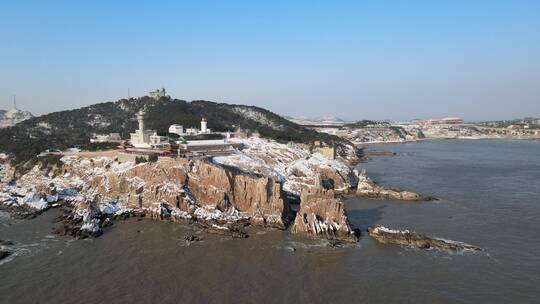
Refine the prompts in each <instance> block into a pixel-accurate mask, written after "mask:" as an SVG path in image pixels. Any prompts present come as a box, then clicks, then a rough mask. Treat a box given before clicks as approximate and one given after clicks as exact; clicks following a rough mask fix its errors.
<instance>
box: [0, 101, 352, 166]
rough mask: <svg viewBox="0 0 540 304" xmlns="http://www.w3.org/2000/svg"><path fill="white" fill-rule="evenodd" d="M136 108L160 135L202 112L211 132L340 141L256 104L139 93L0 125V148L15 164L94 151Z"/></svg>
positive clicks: (126, 128)
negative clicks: (75, 150)
mask: <svg viewBox="0 0 540 304" xmlns="http://www.w3.org/2000/svg"><path fill="white" fill-rule="evenodd" d="M142 108H145V109H146V112H147V128H149V129H155V130H157V131H158V132H160V133H166V132H167V131H168V128H169V125H171V124H173V123H179V124H182V125H183V126H184V128H189V127H199V126H200V121H201V117H202V116H203V115H204V117H206V119H207V120H208V127H209V128H211V129H212V130H214V131H220V132H225V131H234V130H235V129H236V128H237V127H241V128H242V129H250V130H257V131H258V132H259V133H260V135H261V136H262V137H267V138H272V139H275V140H278V141H281V142H288V141H294V142H303V143H311V142H313V141H314V140H321V141H323V142H325V143H328V144H330V143H343V142H344V141H343V140H342V139H340V138H338V137H335V136H331V135H327V134H320V133H318V132H316V131H314V130H310V129H307V128H305V127H303V126H300V125H297V124H295V123H293V122H291V121H289V120H287V119H285V118H283V117H281V116H279V115H277V114H274V113H272V112H270V111H268V110H265V109H262V108H259V107H254V106H243V105H230V104H224V103H215V102H210V101H192V102H186V101H183V100H177V99H170V98H161V99H159V100H154V99H152V98H149V97H141V98H138V99H134V98H132V99H130V100H127V99H122V100H119V101H117V102H105V103H99V104H95V105H92V106H88V107H84V108H80V109H76V110H68V111H60V112H54V113H50V114H47V115H43V116H39V117H34V118H32V119H29V120H26V121H23V122H21V123H19V124H17V125H15V126H14V127H10V128H6V129H2V130H0V152H5V153H7V154H9V155H10V156H11V160H12V162H14V163H16V164H20V163H23V162H26V161H28V160H31V159H32V158H35V155H37V154H39V153H40V152H42V151H44V150H46V149H61V150H63V149H66V148H68V147H70V146H72V145H79V146H83V148H86V147H88V148H92V149H100V148H103V147H99V146H88V142H89V140H90V138H91V137H92V136H93V135H94V134H104V133H112V132H117V133H120V134H121V136H122V138H129V133H130V132H132V131H133V130H135V129H136V128H137V121H136V119H135V114H136V113H137V112H138V111H139V110H141V109H142Z"/></svg>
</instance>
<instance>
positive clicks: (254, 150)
mask: <svg viewBox="0 0 540 304" xmlns="http://www.w3.org/2000/svg"><path fill="white" fill-rule="evenodd" d="M231 141H235V142H241V143H243V144H244V146H245V147H246V148H245V149H243V150H241V151H236V153H235V154H233V155H229V156H220V157H215V158H214V159H213V160H214V162H215V163H218V164H222V165H227V166H234V167H237V168H239V169H241V170H243V171H246V172H250V173H256V174H262V175H265V176H273V177H276V178H277V179H278V180H279V181H281V182H282V183H283V189H284V190H285V191H288V192H291V193H293V194H296V195H300V193H301V192H302V190H303V189H306V188H312V187H318V186H319V185H317V175H322V176H323V178H328V179H332V180H333V183H334V186H336V190H339V191H344V192H345V191H348V189H349V188H351V187H355V186H356V183H357V180H356V176H355V175H354V174H351V173H352V170H351V169H350V168H349V166H347V165H346V164H345V163H343V162H341V161H339V160H333V159H328V158H326V157H324V156H323V155H321V154H320V153H313V154H312V153H310V152H309V151H308V149H307V148H306V147H303V146H300V145H298V144H292V143H290V144H281V143H278V142H276V141H273V140H267V139H262V138H256V137H250V138H246V139H237V138H235V139H231Z"/></svg>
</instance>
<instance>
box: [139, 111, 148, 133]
mask: <svg viewBox="0 0 540 304" xmlns="http://www.w3.org/2000/svg"><path fill="white" fill-rule="evenodd" d="M145 117H146V112H144V110H140V111H139V113H137V121H138V122H139V134H144V119H145Z"/></svg>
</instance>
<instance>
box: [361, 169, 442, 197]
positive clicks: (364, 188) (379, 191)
mask: <svg viewBox="0 0 540 304" xmlns="http://www.w3.org/2000/svg"><path fill="white" fill-rule="evenodd" d="M356 195H358V196H362V197H367V198H370V199H390V200H403V201H432V200H435V199H436V198H434V197H432V196H425V195H420V194H417V193H414V192H410V191H406V190H403V189H400V188H393V187H382V186H379V185H377V184H376V183H375V182H374V181H372V180H371V178H369V177H368V176H367V174H366V172H365V171H364V170H362V172H360V173H359V174H358V187H357V189H356Z"/></svg>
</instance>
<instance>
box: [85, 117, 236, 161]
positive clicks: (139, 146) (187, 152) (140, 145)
mask: <svg viewBox="0 0 540 304" xmlns="http://www.w3.org/2000/svg"><path fill="white" fill-rule="evenodd" d="M137 121H138V125H139V127H138V129H137V130H135V131H134V132H133V133H131V134H130V139H129V140H125V141H122V144H121V145H120V147H121V148H122V149H123V150H124V151H125V152H127V153H130V154H135V155H146V156H148V155H157V156H170V157H186V158H194V157H202V156H218V155H227V154H230V153H231V152H233V151H234V149H235V148H242V147H243V145H242V144H238V143H231V142H229V138H230V133H228V132H227V133H224V134H221V133H216V132H212V131H211V130H210V129H209V128H208V122H207V120H206V119H205V118H202V120H201V127H200V129H197V128H187V129H184V127H183V126H182V125H180V124H173V125H171V126H170V127H169V133H172V134H177V135H179V136H180V138H179V139H172V138H170V137H169V136H163V135H159V134H158V133H157V131H156V130H151V129H147V128H146V113H145V111H143V110H141V111H139V112H138V113H137ZM202 134H220V135H222V136H224V139H213V140H185V139H184V138H183V136H187V135H202ZM108 136H109V137H110V136H111V135H99V136H96V139H95V140H97V139H98V138H99V139H103V140H104V139H106V138H108ZM114 138H115V139H116V138H117V137H116V136H115V137H114Z"/></svg>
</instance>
